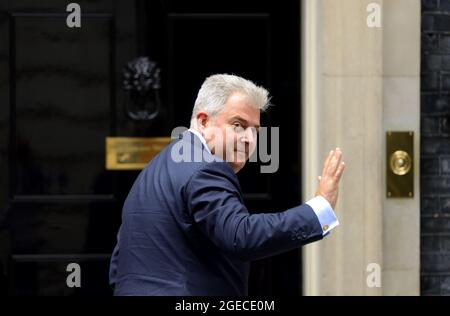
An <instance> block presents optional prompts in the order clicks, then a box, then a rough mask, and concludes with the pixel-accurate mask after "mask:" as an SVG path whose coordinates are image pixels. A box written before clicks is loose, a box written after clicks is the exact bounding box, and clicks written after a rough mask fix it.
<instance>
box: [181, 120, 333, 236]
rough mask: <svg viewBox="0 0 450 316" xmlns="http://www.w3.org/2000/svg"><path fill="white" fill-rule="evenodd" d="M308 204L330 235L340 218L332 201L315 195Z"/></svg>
mask: <svg viewBox="0 0 450 316" xmlns="http://www.w3.org/2000/svg"><path fill="white" fill-rule="evenodd" d="M189 132H191V133H193V134H194V135H196V136H197V137H198V138H200V141H201V142H202V144H203V145H205V148H206V150H208V151H209V153H211V150H210V149H209V147H208V145H207V144H206V140H205V139H204V138H203V135H202V134H200V132H198V131H197V130H195V129H193V128H190V129H189ZM306 204H308V205H309V206H310V207H311V208H312V209H313V211H314V213H315V214H316V216H317V218H318V219H319V223H320V226H321V227H322V235H323V236H326V235H328V234H329V233H330V232H331V230H333V228H335V227H337V226H339V220H338V219H337V217H336V214H335V213H334V211H333V209H332V208H331V205H330V203H328V201H327V200H326V199H325V198H324V197H322V196H320V195H319V196H316V197H313V198H312V199H311V200H309V201H307V202H306Z"/></svg>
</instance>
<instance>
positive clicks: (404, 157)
mask: <svg viewBox="0 0 450 316" xmlns="http://www.w3.org/2000/svg"><path fill="white" fill-rule="evenodd" d="M389 165H390V167H391V171H392V172H393V173H394V174H396V175H399V176H403V175H405V174H407V173H408V172H409V171H410V170H411V165H412V160H411V157H410V156H409V154H408V153H407V152H406V151H403V150H397V151H396V152H394V153H393V154H392V155H391V158H390V163H389Z"/></svg>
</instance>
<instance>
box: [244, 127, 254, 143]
mask: <svg viewBox="0 0 450 316" xmlns="http://www.w3.org/2000/svg"><path fill="white" fill-rule="evenodd" d="M244 142H246V143H249V144H253V143H254V142H255V134H254V132H253V129H252V128H251V127H248V128H247V129H246V130H245V134H244Z"/></svg>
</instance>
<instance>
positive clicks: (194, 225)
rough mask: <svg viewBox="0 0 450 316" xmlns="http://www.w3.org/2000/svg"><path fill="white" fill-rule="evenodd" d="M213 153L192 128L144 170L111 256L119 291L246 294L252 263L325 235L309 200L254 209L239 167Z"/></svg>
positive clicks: (112, 280)
mask: <svg viewBox="0 0 450 316" xmlns="http://www.w3.org/2000/svg"><path fill="white" fill-rule="evenodd" d="M174 146H175V147H174ZM172 150H173V151H174V152H179V153H184V154H186V153H188V152H189V151H190V152H191V157H192V158H193V157H194V156H193V155H194V151H195V150H196V152H197V154H198V152H199V150H200V153H201V154H202V155H203V157H204V159H197V160H198V162H188V161H181V162H178V161H177V160H176V159H173V156H172V155H171V152H172ZM197 158H198V157H197ZM213 158H216V160H217V157H215V156H212V155H211V154H210V153H209V151H207V150H206V148H204V145H203V144H202V143H201V141H200V139H199V138H198V137H197V136H196V135H194V134H193V133H191V132H189V131H185V132H184V133H183V134H181V136H180V139H178V140H176V141H173V142H171V143H170V144H169V145H168V146H167V147H166V148H165V149H164V150H162V151H161V152H160V153H159V154H158V155H157V156H156V157H155V158H154V159H153V160H152V161H151V162H150V163H149V164H148V165H147V166H146V167H145V168H144V170H143V171H142V172H141V173H140V174H139V176H138V178H137V179H136V181H135V183H134V184H133V187H132V188H131V190H130V192H129V194H128V197H127V199H126V201H125V203H124V206H123V214H122V224H121V227H120V229H119V233H118V238H117V245H116V247H115V249H114V252H113V254H112V258H111V264H110V283H111V285H112V286H113V288H114V294H115V295H247V289H248V275H249V263H250V261H251V260H255V259H260V258H264V257H267V256H272V255H275V254H278V253H281V252H285V251H288V250H291V249H295V248H298V247H300V246H302V245H304V244H307V243H310V242H313V241H316V240H319V239H321V238H323V236H322V228H321V225H320V222H319V220H318V218H317V216H316V214H315V213H314V211H313V210H312V208H311V207H310V206H309V205H307V204H304V205H299V206H296V207H294V208H291V209H289V210H286V211H284V212H280V213H262V214H249V212H248V210H247V208H246V207H245V205H244V201H243V198H242V192H241V188H240V185H239V182H238V179H237V177H236V175H235V173H234V171H233V169H232V168H231V166H230V165H229V164H228V163H227V162H224V161H222V160H220V159H219V161H215V162H207V161H211V160H212V159H213Z"/></svg>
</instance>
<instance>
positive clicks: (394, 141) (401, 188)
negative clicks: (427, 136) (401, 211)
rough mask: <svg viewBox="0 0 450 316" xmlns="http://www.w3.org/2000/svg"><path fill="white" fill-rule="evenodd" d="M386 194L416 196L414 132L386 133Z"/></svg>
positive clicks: (398, 196) (388, 195)
mask: <svg viewBox="0 0 450 316" xmlns="http://www.w3.org/2000/svg"><path fill="white" fill-rule="evenodd" d="M386 196H387V197H388V198H404V197H405V198H412V197H414V132H387V133H386Z"/></svg>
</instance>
